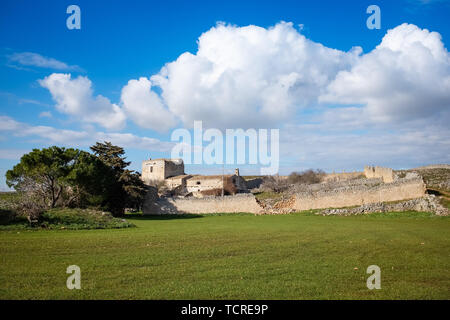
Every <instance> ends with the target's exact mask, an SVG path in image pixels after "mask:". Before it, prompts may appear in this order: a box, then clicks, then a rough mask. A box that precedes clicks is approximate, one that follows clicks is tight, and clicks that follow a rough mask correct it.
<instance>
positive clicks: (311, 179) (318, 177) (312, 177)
mask: <svg viewBox="0 0 450 320" xmlns="http://www.w3.org/2000/svg"><path fill="white" fill-rule="evenodd" d="M324 177H325V172H324V171H322V170H320V169H317V170H313V169H309V170H306V171H303V172H292V173H291V174H290V175H289V177H288V179H287V180H288V183H289V184H314V183H320V182H322V180H323V178H324Z"/></svg>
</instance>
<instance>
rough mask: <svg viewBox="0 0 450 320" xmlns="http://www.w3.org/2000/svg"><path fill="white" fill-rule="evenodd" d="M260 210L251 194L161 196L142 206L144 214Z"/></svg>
mask: <svg viewBox="0 0 450 320" xmlns="http://www.w3.org/2000/svg"><path fill="white" fill-rule="evenodd" d="M261 211H262V207H261V206H260V205H259V204H258V203H257V202H256V198H255V196H254V195H252V194H237V195H234V196H224V197H212V196H211V197H204V198H194V197H189V198H181V197H180V198H177V197H174V198H161V199H158V200H157V201H156V203H154V204H153V205H151V206H144V214H183V213H193V214H202V213H219V212H227V213H238V212H248V213H261Z"/></svg>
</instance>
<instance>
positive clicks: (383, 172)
mask: <svg viewBox="0 0 450 320" xmlns="http://www.w3.org/2000/svg"><path fill="white" fill-rule="evenodd" d="M364 175H365V176H366V178H368V179H371V178H381V179H383V182H384V183H391V182H393V181H394V178H395V176H394V171H393V170H392V169H391V168H383V167H378V166H376V167H372V166H364Z"/></svg>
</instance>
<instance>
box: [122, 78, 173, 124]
mask: <svg viewBox="0 0 450 320" xmlns="http://www.w3.org/2000/svg"><path fill="white" fill-rule="evenodd" d="M151 86H152V85H151V82H150V80H149V79H147V78H144V77H142V78H140V79H139V80H130V81H128V84H127V85H126V86H124V87H123V88H122V94H121V100H122V104H123V108H124V110H125V112H126V113H127V114H128V115H129V117H130V118H131V119H132V120H133V121H134V122H135V123H137V124H138V125H139V126H141V127H143V128H147V129H154V130H156V131H162V132H163V131H167V130H168V129H170V128H172V127H174V126H175V124H176V120H175V117H174V115H173V114H172V113H171V112H170V111H169V110H167V108H166V107H165V106H164V104H163V103H162V101H161V98H160V97H159V96H158V95H157V94H156V93H155V92H153V91H151Z"/></svg>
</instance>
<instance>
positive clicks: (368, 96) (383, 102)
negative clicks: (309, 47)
mask: <svg viewBox="0 0 450 320" xmlns="http://www.w3.org/2000/svg"><path fill="white" fill-rule="evenodd" d="M321 101H326V102H329V103H342V104H355V105H361V106H362V109H361V110H360V112H354V115H355V117H365V118H367V119H368V120H370V121H373V122H379V123H392V122H399V121H401V122H403V121H411V120H417V119H424V118H427V117H436V116H440V117H443V116H444V117H446V118H447V120H449V115H450V113H449V111H450V110H449V108H450V56H449V53H448V51H447V50H446V49H445V47H444V45H443V43H442V40H441V36H440V34H439V33H437V32H430V31H428V30H426V29H420V28H418V27H417V26H415V25H412V24H406V23H405V24H402V25H400V26H398V27H396V28H394V29H392V30H389V31H388V32H387V34H386V35H385V36H384V38H383V40H382V42H381V43H380V45H378V46H377V47H376V48H375V49H374V50H373V51H371V52H369V53H368V54H365V55H363V56H362V57H361V58H360V59H359V60H358V61H357V63H356V64H355V65H354V66H353V67H352V69H351V70H348V71H347V70H343V71H341V72H339V73H338V75H337V76H336V79H335V80H334V81H333V82H332V83H331V84H330V85H329V86H328V89H327V93H326V94H324V95H322V96H321Z"/></svg>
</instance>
